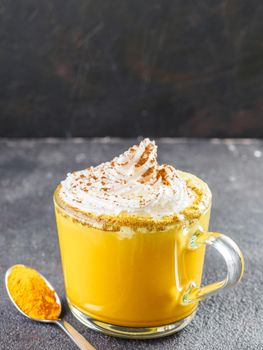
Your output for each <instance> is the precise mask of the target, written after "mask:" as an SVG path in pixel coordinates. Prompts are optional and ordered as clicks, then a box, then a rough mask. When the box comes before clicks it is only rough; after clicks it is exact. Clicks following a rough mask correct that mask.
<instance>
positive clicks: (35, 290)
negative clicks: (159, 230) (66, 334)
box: [7, 265, 61, 320]
mask: <svg viewBox="0 0 263 350" xmlns="http://www.w3.org/2000/svg"><path fill="white" fill-rule="evenodd" d="M7 284H8V289H9V293H10V294H11V296H12V298H13V300H14V301H15V303H16V304H17V306H18V307H19V308H20V309H21V310H22V311H23V312H24V313H25V314H26V315H28V316H29V317H32V318H35V319H38V320H57V319H58V317H59V315H60V312H61V306H60V305H59V304H58V303H57V300H56V297H55V291H54V290H52V289H51V288H50V287H49V286H48V285H47V283H46V282H45V280H44V279H43V278H42V276H41V275H39V273H38V272H37V271H36V270H34V269H32V268H30V267H27V266H24V265H16V266H14V267H13V268H12V270H11V272H10V274H9V276H8V280H7Z"/></svg>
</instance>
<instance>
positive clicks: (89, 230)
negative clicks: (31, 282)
mask: <svg viewBox="0 0 263 350" xmlns="http://www.w3.org/2000/svg"><path fill="white" fill-rule="evenodd" d="M200 181H201V180H200ZM59 191H60V186H58V187H57V189H56V191H55V194H54V203H55V212H56V220H57V228H58V235H59V243H60V251H61V258H62V267H63V273H64V280H65V289H66V294H67V300H68V304H69V307H70V309H71V311H72V312H73V314H74V315H75V316H76V317H77V318H78V319H79V320H80V321H81V322H82V323H84V324H85V325H87V326H88V327H90V328H92V329H95V330H98V331H101V332H103V333H107V334H110V335H115V336H120V337H126V338H154V337H160V336H164V335H168V334H171V333H174V332H177V331H179V330H180V329H182V328H184V327H185V326H186V325H187V324H188V323H189V322H190V321H191V320H192V319H193V317H194V315H195V312H196V309H197V306H198V302H199V301H200V300H201V299H203V298H205V297H207V296H209V295H211V294H214V293H217V292H218V291H221V290H224V289H226V288H229V287H232V286H234V285H236V284H237V283H238V282H239V280H240V279H241V277H242V274H243V270H244V262H243V256H242V253H241V251H240V249H239V248H238V246H237V245H236V244H235V243H234V242H233V241H232V240H231V239H230V238H229V237H227V236H225V235H223V234H221V233H218V232H209V231H208V226H209V218H210V210H211V203H210V204H209V206H208V207H207V208H206V210H204V212H203V213H202V214H201V215H200V217H199V218H198V219H196V220H193V221H192V222H189V221H185V222H184V221H183V222H181V223H177V224H175V225H172V226H171V225H167V226H166V227H160V228H158V229H151V230H149V228H148V227H147V228H146V227H145V228H144V227H143V224H141V225H140V227H139V228H138V229H134V227H133V226H129V225H123V224H122V226H120V227H119V228H118V229H116V227H115V228H114V227H112V229H109V226H110V225H108V224H109V223H107V222H102V220H97V219H96V218H94V217H93V218H90V217H89V218H87V217H85V215H82V213H81V212H79V211H77V210H74V209H72V208H69V207H68V206H67V205H65V204H63V203H62V202H61V201H60V200H59ZM109 221H110V218H109ZM105 227H106V228H105ZM206 245H211V246H212V247H214V248H215V249H216V250H217V251H218V252H219V253H220V254H221V255H222V257H223V258H224V260H225V262H226V266H227V276H226V278H225V279H224V280H222V281H218V282H215V283H213V284H210V285H207V286H203V287H201V280H202V271H203V262H204V256H205V248H206Z"/></svg>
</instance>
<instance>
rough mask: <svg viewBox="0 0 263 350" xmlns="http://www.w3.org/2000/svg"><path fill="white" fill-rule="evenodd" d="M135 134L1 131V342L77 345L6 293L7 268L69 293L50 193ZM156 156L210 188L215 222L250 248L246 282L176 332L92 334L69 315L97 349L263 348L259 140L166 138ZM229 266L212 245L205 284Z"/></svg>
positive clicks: (5, 345) (262, 156) (262, 148)
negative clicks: (64, 136) (21, 267)
mask: <svg viewBox="0 0 263 350" xmlns="http://www.w3.org/2000/svg"><path fill="white" fill-rule="evenodd" d="M134 142H135V140H125V141H124V140H121V139H93V140H83V139H73V140H55V139H48V140H38V141H34V140H0V225H1V226H0V228H1V233H0V280H1V281H2V283H0V339H1V340H0V349H4V350H9V349H18V350H23V349H28V350H32V349H42V350H45V349H48V350H53V349H58V350H59V349H61V350H62V349H63V350H67V349H76V348H75V347H74V345H73V344H72V342H71V341H70V339H68V338H67V337H66V336H65V335H64V334H63V333H62V332H61V331H60V329H58V328H56V327H55V326H52V325H43V324H38V323H34V322H31V321H30V320H28V319H25V318H24V317H23V316H22V315H20V314H19V313H18V312H17V310H16V309H15V308H14V307H13V305H12V304H11V302H10V301H9V300H8V297H7V294H6V291H5V289H4V283H3V282H4V273H5V271H6V269H7V268H8V267H9V266H10V265H13V264H16V263H24V264H27V265H30V266H32V267H35V268H36V269H38V270H39V271H41V272H42V273H43V274H44V275H45V276H46V277H47V278H48V279H49V280H50V281H51V283H52V284H53V285H54V286H55V288H56V289H57V291H58V292H59V294H60V295H61V296H62V298H63V299H64V300H65V293H64V287H63V277H62V272H61V265H60V256H59V248H58V241H57V234H56V226H55V219H54V213H53V205H52V192H53V190H54V188H55V186H56V184H57V183H58V182H59V181H60V180H61V179H63V178H64V177H65V174H66V173H67V172H68V171H71V170H76V169H82V168H84V167H87V166H89V165H91V164H98V163H100V162H102V161H106V160H109V159H111V157H112V156H114V155H117V154H118V153H120V152H122V151H124V150H125V149H126V148H127V147H128V146H129V145H131V144H133V143H134ZM158 145H159V161H160V162H165V163H171V164H172V165H174V166H175V167H177V168H180V169H183V170H186V171H189V172H193V173H195V174H196V175H198V176H200V177H201V178H203V179H204V180H205V181H207V183H208V184H209V186H210V187H211V189H212V192H213V196H214V197H213V203H214V204H213V214H212V219H211V227H210V228H211V229H212V230H218V231H222V232H224V233H226V234H228V235H229V236H230V237H232V238H233V239H234V240H235V241H236V242H237V243H238V245H239V246H240V248H241V249H242V251H243V252H244V257H245V264H246V269H245V270H246V271H245V274H244V278H243V280H242V282H241V283H240V285H239V286H238V287H236V288H235V289H233V290H230V291H228V292H226V293H224V294H220V295H217V296H214V297H211V298H209V299H207V300H205V301H202V302H201V303H200V306H199V309H198V312H197V315H196V317H195V319H194V320H193V322H192V323H191V324H190V325H189V326H188V327H187V328H185V329H184V330H182V331H181V332H180V333H178V334H175V335H172V336H169V337H166V338H162V339H159V340H152V341H128V340H121V339H117V338H112V337H109V336H106V335H102V334H99V333H95V332H94V331H91V330H88V329H87V328H85V327H84V326H83V325H82V324H80V323H79V322H78V321H77V320H76V319H75V318H74V317H73V316H72V315H71V314H70V312H69V311H68V309H67V306H66V304H65V302H64V306H65V318H66V319H67V320H68V321H70V322H71V323H72V324H73V325H74V326H75V327H76V328H77V329H78V330H79V331H80V332H81V333H82V334H83V335H84V336H85V337H86V338H88V339H90V341H91V342H92V343H93V344H94V345H95V346H96V347H97V349H99V350H123V349H127V350H132V349H138V350H142V349H151V350H156V349H162V350H171V349H176V350H177V349H180V350H189V349H213V350H220V349H263V307H262V305H263V271H262V270H263V245H262V237H263V225H262V222H263V141H259V140H254V141H251V140H236V141H231V140H222V141H219V140H206V141H204V140H200V141H198V140H186V139H160V140H159V141H158ZM223 274H224V265H223V262H222V260H221V259H220V257H219V256H218V255H216V254H215V252H213V251H211V250H208V252H207V257H206V268H205V273H204V283H207V282H209V281H214V280H215V279H216V278H219V277H222V276H223Z"/></svg>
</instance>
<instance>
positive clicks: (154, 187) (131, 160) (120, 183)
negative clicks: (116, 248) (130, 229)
mask: <svg viewBox="0 0 263 350" xmlns="http://www.w3.org/2000/svg"><path fill="white" fill-rule="evenodd" d="M61 184H62V187H61V191H60V196H61V198H62V200H63V201H64V202H65V203H67V204H69V205H71V206H73V207H75V208H78V209H80V210H82V211H85V212H89V213H95V214H98V215H100V214H106V215H118V214H120V213H128V214H131V215H147V216H151V217H152V218H154V219H158V218H160V217H163V216H168V215H174V214H178V213H180V211H182V210H183V209H184V208H186V207H187V206H188V205H189V204H191V203H192V201H193V199H194V198H193V197H194V195H193V193H192V192H191V191H190V190H189V189H188V188H187V185H186V183H185V180H183V179H182V178H181V177H180V176H179V174H178V173H177V171H176V170H175V169H174V168H173V167H172V166H170V165H166V164H164V165H159V164H158V163H157V146H156V145H155V142H154V141H150V140H149V139H148V138H147V139H144V140H143V141H141V142H140V144H139V145H135V146H133V147H130V148H129V149H128V150H127V151H126V152H124V153H123V154H121V155H120V156H118V157H115V158H114V159H113V160H112V161H110V162H106V163H102V164H100V165H98V166H96V167H90V168H87V169H85V170H81V171H77V172H74V173H69V174H68V175H67V178H66V179H65V180H64V181H62V183H61Z"/></svg>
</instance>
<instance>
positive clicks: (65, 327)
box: [5, 264, 96, 350]
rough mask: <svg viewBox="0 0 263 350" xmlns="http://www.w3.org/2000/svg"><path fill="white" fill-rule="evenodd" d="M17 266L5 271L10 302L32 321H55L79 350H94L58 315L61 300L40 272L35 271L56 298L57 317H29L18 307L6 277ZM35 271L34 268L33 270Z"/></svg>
mask: <svg viewBox="0 0 263 350" xmlns="http://www.w3.org/2000/svg"><path fill="white" fill-rule="evenodd" d="M15 266H17V265H13V266H11V267H10V268H9V269H8V270H7V271H6V273H5V287H6V291H7V294H8V296H9V298H10V300H11V302H12V303H13V305H14V306H15V308H16V309H17V310H18V311H19V312H20V313H21V314H22V315H24V316H25V317H27V318H29V319H31V320H33V321H37V322H42V323H55V324H57V325H58V326H59V327H60V328H61V329H63V331H64V332H65V333H66V334H67V335H68V336H69V337H70V338H71V339H72V340H73V341H74V343H75V344H76V345H77V346H78V347H79V349H81V350H96V349H95V348H94V346H92V345H91V344H90V343H89V342H88V341H87V340H86V339H85V338H84V337H83V336H82V335H81V334H80V333H79V332H78V331H77V330H76V329H75V328H74V327H73V326H71V325H70V324H69V323H68V322H67V321H63V320H61V319H60V318H59V317H60V315H61V312H62V305H61V301H60V298H59V296H58V294H57V292H56V290H55V289H54V288H53V286H52V285H51V283H49V281H48V280H47V279H46V278H45V277H44V276H43V275H42V274H41V273H39V272H38V271H37V273H38V274H39V276H40V277H41V278H42V279H43V280H44V281H45V283H46V284H47V286H48V287H49V288H50V289H51V290H52V291H54V295H55V298H56V302H57V304H58V305H59V306H60V312H59V314H58V318H57V319H55V320H43V319H37V318H34V317H31V316H29V315H27V314H26V313H25V312H24V311H23V310H21V309H20V307H19V306H18V305H17V304H16V302H15V300H14V299H13V296H12V294H11V293H10V290H9V287H8V278H9V276H10V274H11V272H12V270H13V268H14V267H15ZM20 266H24V267H28V266H26V265H22V264H20ZM35 271H36V270H35Z"/></svg>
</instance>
